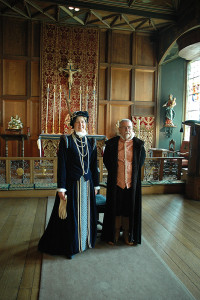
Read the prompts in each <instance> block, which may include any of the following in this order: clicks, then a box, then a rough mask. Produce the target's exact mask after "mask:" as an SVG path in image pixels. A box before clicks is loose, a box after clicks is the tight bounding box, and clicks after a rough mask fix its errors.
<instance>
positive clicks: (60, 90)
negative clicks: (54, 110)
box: [59, 85, 62, 133]
mask: <svg viewBox="0 0 200 300" xmlns="http://www.w3.org/2000/svg"><path fill="white" fill-rule="evenodd" d="M61 93H62V88H61V85H60V89H59V94H60V103H59V133H60V116H61Z"/></svg>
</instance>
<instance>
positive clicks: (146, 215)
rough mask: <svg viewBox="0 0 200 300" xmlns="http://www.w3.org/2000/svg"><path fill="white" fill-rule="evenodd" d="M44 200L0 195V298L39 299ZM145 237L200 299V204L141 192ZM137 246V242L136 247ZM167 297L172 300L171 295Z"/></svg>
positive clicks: (174, 197) (180, 196) (45, 199)
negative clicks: (1, 197) (38, 249)
mask: <svg viewBox="0 0 200 300" xmlns="http://www.w3.org/2000/svg"><path fill="white" fill-rule="evenodd" d="M46 203H47V198H6V199H0V253H1V255H0V299H2V300H12V299H17V300H28V299H31V300H37V299H38V294H39V283H40V271H41V258H42V257H41V254H40V253H39V252H37V244H38V240H39V238H40V236H41V234H42V232H43V230H44V222H45V215H46ZM142 220H143V237H144V238H145V239H146V240H147V241H148V242H149V244H150V245H151V246H152V247H153V248H154V250H155V251H156V252H157V253H158V255H159V256H160V257H161V258H162V259H163V260H164V261H165V262H166V263H167V265H168V266H169V267H170V269H171V270H172V271H173V272H174V273H175V274H176V275H177V276H178V277H179V279H180V280H181V281H182V282H183V283H184V284H185V286H186V287H187V288H188V289H189V290H190V292H191V293H192V294H193V296H194V297H195V298H196V299H200V202H198V201H192V200H187V199H184V196H182V195H178V194H173V195H169V194H168V195H144V196H143V217H142ZM138 247H139V246H138ZM169 300H171V299H169Z"/></svg>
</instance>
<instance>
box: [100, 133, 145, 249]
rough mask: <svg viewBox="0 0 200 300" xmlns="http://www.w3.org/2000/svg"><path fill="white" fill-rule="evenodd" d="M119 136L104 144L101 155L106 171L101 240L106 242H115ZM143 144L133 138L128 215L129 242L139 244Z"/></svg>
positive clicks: (143, 157) (143, 158)
mask: <svg viewBox="0 0 200 300" xmlns="http://www.w3.org/2000/svg"><path fill="white" fill-rule="evenodd" d="M119 138H120V137H119V136H117V137H114V138H112V139H110V140H108V141H107V142H106V148H105V151H104V155H103V161H104V164H105V166H106V168H107V170H108V178H107V194H106V210H105V214H104V221H103V230H102V239H103V240H106V241H107V242H109V241H110V242H114V240H115V217H116V190H117V188H116V187H117V168H118V142H119ZM145 156H146V154H145V149H144V142H143V141H142V140H140V139H138V138H136V137H134V138H133V164H132V196H131V209H130V215H129V233H130V241H131V242H132V241H134V242H135V243H137V244H141V204H142V203H141V167H142V165H143V163H144V160H145Z"/></svg>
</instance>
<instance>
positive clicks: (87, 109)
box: [86, 85, 88, 111]
mask: <svg viewBox="0 0 200 300" xmlns="http://www.w3.org/2000/svg"><path fill="white" fill-rule="evenodd" d="M86 111H88V85H87V88H86Z"/></svg>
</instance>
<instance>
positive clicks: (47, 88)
mask: <svg viewBox="0 0 200 300" xmlns="http://www.w3.org/2000/svg"><path fill="white" fill-rule="evenodd" d="M48 109H49V83H48V85H47V107H46V133H47V124H48Z"/></svg>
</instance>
